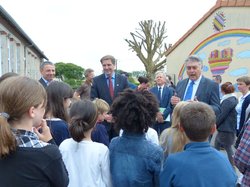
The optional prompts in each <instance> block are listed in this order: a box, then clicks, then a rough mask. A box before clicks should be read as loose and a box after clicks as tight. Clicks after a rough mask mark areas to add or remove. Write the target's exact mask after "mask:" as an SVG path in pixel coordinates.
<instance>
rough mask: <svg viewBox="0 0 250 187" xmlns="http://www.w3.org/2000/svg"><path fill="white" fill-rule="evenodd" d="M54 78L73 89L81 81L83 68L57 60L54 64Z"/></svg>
mask: <svg viewBox="0 0 250 187" xmlns="http://www.w3.org/2000/svg"><path fill="white" fill-rule="evenodd" d="M55 67H56V78H58V79H60V80H62V81H63V82H66V83H68V84H69V85H70V86H71V87H72V88H73V89H76V88H78V87H79V86H80V85H81V84H82V81H83V72H84V69H83V68H82V67H81V66H77V65H75V64H73V63H63V62H58V63H56V64H55Z"/></svg>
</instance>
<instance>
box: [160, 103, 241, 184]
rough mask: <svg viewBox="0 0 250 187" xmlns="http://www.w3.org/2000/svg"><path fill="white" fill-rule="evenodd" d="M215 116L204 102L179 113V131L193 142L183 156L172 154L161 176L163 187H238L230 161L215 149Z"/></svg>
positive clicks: (189, 105)
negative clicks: (213, 135)
mask: <svg viewBox="0 0 250 187" xmlns="http://www.w3.org/2000/svg"><path fill="white" fill-rule="evenodd" d="M215 128H216V126H215V114H214V112H213V110H212V109H211V107H210V106H209V105H207V104H205V103H202V102H191V103H189V104H188V105H186V106H184V107H183V108H182V109H181V112H180V129H181V130H182V131H184V132H185V134H186V136H187V137H188V138H189V140H190V142H189V143H188V144H186V146H185V147H184V151H183V152H179V153H175V154H170V155H169V156H168V158H167V159H166V162H165V164H164V169H163V171H162V172H161V176H160V186H161V187H167V186H171V187H175V186H178V187H190V186H199V187H202V186H204V187H214V186H218V187H235V185H236V181H237V176H236V174H235V172H234V170H233V167H232V166H231V164H230V162H229V161H228V159H227V158H226V157H225V155H223V154H222V153H220V152H219V151H217V150H215V149H214V148H212V147H211V146H210V144H209V142H208V137H209V136H210V134H212V133H213V132H214V131H215Z"/></svg>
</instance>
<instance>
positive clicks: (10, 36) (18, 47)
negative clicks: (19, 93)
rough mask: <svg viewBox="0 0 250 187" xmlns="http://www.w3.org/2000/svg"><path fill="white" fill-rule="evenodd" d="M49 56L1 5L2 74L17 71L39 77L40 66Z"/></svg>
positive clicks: (0, 49)
mask: <svg viewBox="0 0 250 187" xmlns="http://www.w3.org/2000/svg"><path fill="white" fill-rule="evenodd" d="M44 59H46V60H48V58H47V57H46V56H45V55H44V54H43V52H42V51H41V50H40V49H39V48H38V47H37V45H36V44H35V43H34V42H33V41H32V40H31V39H30V38H29V36H28V35H27V34H26V33H25V32H24V31H23V30H22V28H21V27H20V26H19V25H18V24H17V23H16V21H15V20H14V19H13V18H12V17H11V16H10V15H9V14H8V13H7V12H6V11H5V10H4V8H3V7H2V6H0V76H1V75H3V74H4V73H7V72H15V73H18V74H20V75H25V76H28V77H30V78H34V79H39V77H40V76H41V75H40V72H39V66H40V64H41V62H43V61H44Z"/></svg>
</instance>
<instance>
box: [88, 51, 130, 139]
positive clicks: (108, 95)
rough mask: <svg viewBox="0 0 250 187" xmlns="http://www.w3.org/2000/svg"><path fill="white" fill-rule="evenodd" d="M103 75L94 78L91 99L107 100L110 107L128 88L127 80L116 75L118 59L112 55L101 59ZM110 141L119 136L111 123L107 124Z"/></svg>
mask: <svg viewBox="0 0 250 187" xmlns="http://www.w3.org/2000/svg"><path fill="white" fill-rule="evenodd" d="M100 61H101V64H102V68H103V74H101V75H99V76H96V77H94V79H93V84H92V87H91V99H95V98H100V99H103V100H105V101H106V102H107V103H108V104H109V105H111V104H112V102H113V100H114V98H115V97H116V96H117V95H118V93H119V92H122V91H123V90H124V89H125V88H128V81H127V78H126V77H124V76H122V75H119V74H117V73H115V67H116V59H115V58H114V57H113V56H111V55H106V56H104V57H102V58H101V60H100ZM106 128H107V130H108V133H109V136H110V139H111V138H112V137H114V136H116V135H117V134H116V133H115V132H114V131H113V129H112V126H111V125H110V123H107V124H106Z"/></svg>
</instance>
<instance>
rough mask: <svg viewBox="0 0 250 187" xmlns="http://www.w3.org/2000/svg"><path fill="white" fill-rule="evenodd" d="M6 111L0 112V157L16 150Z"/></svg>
mask: <svg viewBox="0 0 250 187" xmlns="http://www.w3.org/2000/svg"><path fill="white" fill-rule="evenodd" d="M8 117H9V115H8V114H7V113H0V159H2V158H4V157H6V156H7V155H9V154H10V153H11V152H13V151H15V150H16V140H15V137H14V135H13V134H12V132H11V129H10V125H9V124H8V121H7V120H8Z"/></svg>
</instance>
